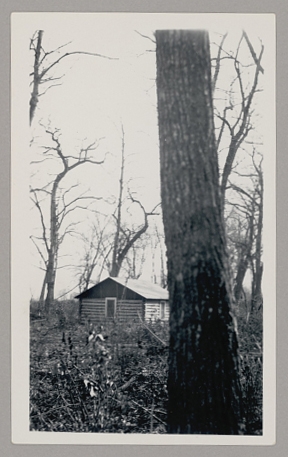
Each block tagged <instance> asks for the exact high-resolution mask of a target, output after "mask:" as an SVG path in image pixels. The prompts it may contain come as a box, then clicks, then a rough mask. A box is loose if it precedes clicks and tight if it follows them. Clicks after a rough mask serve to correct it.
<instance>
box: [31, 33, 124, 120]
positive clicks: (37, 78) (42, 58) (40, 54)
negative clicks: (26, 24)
mask: <svg viewBox="0 0 288 457" xmlns="http://www.w3.org/2000/svg"><path fill="white" fill-rule="evenodd" d="M43 34H44V31H43V30H37V31H36V32H35V33H34V35H33V37H32V38H31V40H30V50H31V51H32V52H33V54H34V63H33V71H32V73H31V74H30V76H31V77H32V81H31V86H32V92H31V97H30V125H31V124H32V121H33V118H34V114H35V110H36V107H37V105H38V102H39V97H40V96H42V95H43V94H45V93H46V92H47V90H49V89H51V87H55V86H58V85H59V84H60V82H59V81H61V78H62V76H53V75H52V71H51V70H52V69H54V68H55V67H56V66H58V65H59V64H60V62H61V61H62V60H63V59H66V57H69V56H72V55H75V54H82V55H88V56H94V57H102V58H105V59H110V60H117V59H114V58H112V57H107V56H104V55H102V54H97V53H92V52H84V51H70V52H64V53H62V54H61V52H62V49H63V48H64V47H65V46H67V45H68V44H70V43H67V44H65V45H62V46H59V47H58V48H57V49H54V50H52V51H45V50H44V47H43V44H42V42H43ZM59 54H60V55H59ZM41 86H44V88H43V92H42V93H40V87H41Z"/></svg>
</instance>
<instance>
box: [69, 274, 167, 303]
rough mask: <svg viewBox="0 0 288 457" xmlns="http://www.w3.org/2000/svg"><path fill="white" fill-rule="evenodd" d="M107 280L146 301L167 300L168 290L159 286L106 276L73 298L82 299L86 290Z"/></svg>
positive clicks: (139, 280) (140, 280)
mask: <svg viewBox="0 0 288 457" xmlns="http://www.w3.org/2000/svg"><path fill="white" fill-rule="evenodd" d="M107 279H111V280H112V281H115V282H116V283H118V284H121V285H122V286H124V287H127V289H130V290H132V291H134V292H136V293H137V294H139V295H141V296H142V297H143V298H146V299H148V300H149V299H150V300H168V290H166V289H163V287H161V286H159V285H158V284H153V283H151V282H149V281H143V280H142V279H125V278H112V277H111V276H108V277H107V278H105V279H103V280H102V281H100V282H99V283H98V284H96V285H95V286H93V287H90V289H87V290H85V291H84V292H82V293H81V294H79V295H77V296H76V297H75V298H82V296H83V295H84V294H85V295H86V292H87V291H88V290H91V289H93V288H94V287H97V286H98V285H99V284H101V283H103V282H104V281H107Z"/></svg>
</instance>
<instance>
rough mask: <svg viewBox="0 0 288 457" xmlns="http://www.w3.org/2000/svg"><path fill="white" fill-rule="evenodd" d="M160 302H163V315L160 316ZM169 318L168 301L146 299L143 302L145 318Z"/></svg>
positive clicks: (147, 319)
mask: <svg viewBox="0 0 288 457" xmlns="http://www.w3.org/2000/svg"><path fill="white" fill-rule="evenodd" d="M161 303H163V304H164V303H165V307H164V316H163V317H162V316H161ZM158 319H160V320H163V321H168V320H169V303H168V301H166V300H147V301H146V303H145V320H146V321H152V322H154V321H156V320H158Z"/></svg>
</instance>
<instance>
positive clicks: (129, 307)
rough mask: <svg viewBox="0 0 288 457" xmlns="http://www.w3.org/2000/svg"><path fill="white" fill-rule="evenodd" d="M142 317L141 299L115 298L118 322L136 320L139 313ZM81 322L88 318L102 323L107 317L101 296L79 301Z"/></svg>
mask: <svg viewBox="0 0 288 457" xmlns="http://www.w3.org/2000/svg"><path fill="white" fill-rule="evenodd" d="M138 313H139V314H140V316H141V319H144V304H143V301H142V300H129V301H128V300H117V304H116V315H115V319H119V321H120V322H125V321H131V320H138V319H139V314H138ZM80 315H81V322H85V321H86V320H88V319H89V320H90V321H91V322H94V323H102V322H104V321H105V320H106V319H107V316H106V302H105V299H101V298H85V299H82V302H81V311H80Z"/></svg>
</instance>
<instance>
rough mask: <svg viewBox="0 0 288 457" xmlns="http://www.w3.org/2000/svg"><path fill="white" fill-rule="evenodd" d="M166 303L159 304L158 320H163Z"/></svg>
mask: <svg viewBox="0 0 288 457" xmlns="http://www.w3.org/2000/svg"><path fill="white" fill-rule="evenodd" d="M165 310H166V302H165V301H161V302H160V319H165Z"/></svg>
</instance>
